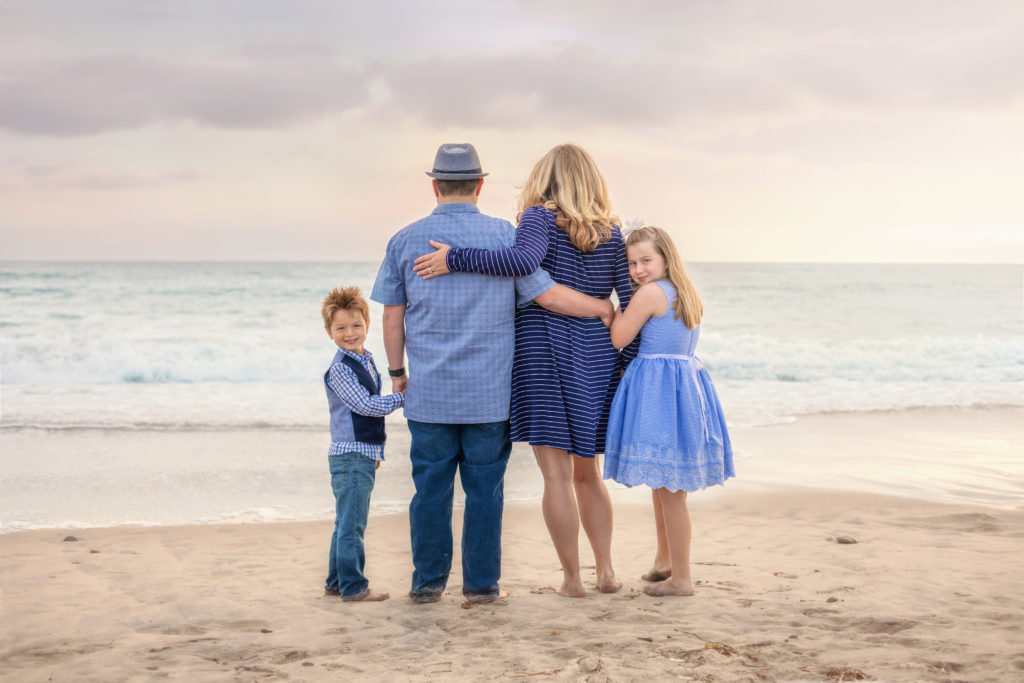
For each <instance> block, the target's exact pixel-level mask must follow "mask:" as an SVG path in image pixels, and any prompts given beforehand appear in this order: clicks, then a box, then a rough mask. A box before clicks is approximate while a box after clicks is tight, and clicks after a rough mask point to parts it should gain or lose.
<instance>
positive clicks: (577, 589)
mask: <svg viewBox="0 0 1024 683" xmlns="http://www.w3.org/2000/svg"><path fill="white" fill-rule="evenodd" d="M558 594H559V595H561V596H562V597H563V598H582V597H585V596H586V595H587V591H586V589H584V588H583V583H582V582H580V581H573V582H572V583H570V582H568V581H564V582H563V583H562V585H561V586H559V587H558Z"/></svg>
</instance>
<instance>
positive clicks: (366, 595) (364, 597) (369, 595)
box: [341, 588, 391, 602]
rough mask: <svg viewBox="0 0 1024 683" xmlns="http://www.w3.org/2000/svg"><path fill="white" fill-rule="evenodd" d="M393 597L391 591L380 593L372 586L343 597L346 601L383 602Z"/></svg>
mask: <svg viewBox="0 0 1024 683" xmlns="http://www.w3.org/2000/svg"><path fill="white" fill-rule="evenodd" d="M390 597H391V594H390V593H378V592H376V591H374V590H372V589H370V588H367V589H366V590H365V591H363V592H362V593H357V594H356V595H343V596H342V597H341V599H342V601H344V602H381V601H383V600H387V599H389V598H390Z"/></svg>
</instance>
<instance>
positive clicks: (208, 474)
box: [0, 407, 1024, 536]
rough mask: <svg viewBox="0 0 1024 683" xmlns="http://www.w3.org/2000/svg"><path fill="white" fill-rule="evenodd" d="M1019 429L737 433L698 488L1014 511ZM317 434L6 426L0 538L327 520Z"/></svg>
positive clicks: (388, 510) (517, 494) (930, 419)
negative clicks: (715, 483)
mask: <svg viewBox="0 0 1024 683" xmlns="http://www.w3.org/2000/svg"><path fill="white" fill-rule="evenodd" d="M1021 424H1024V407H1010V408H1006V407H999V408H996V407H984V408H945V409H936V408H924V409H910V410H900V411H876V412H871V413H859V412H849V413H827V414H822V413H819V414H814V415H806V416H802V417H801V418H800V419H799V420H797V421H796V422H791V423H786V424H772V425H764V426H758V427H749V428H742V429H734V430H733V431H732V433H731V435H732V440H733V446H734V450H735V453H736V470H737V478H735V479H731V480H729V481H728V482H727V483H726V485H725V486H724V487H713V488H712V489H708V490H705V491H703V492H701V493H700V494H699V495H700V496H702V497H703V496H710V497H717V496H721V495H731V493H730V492H734V491H735V492H740V493H769V492H772V491H805V490H834V491H849V492H858V491H859V492H864V493H877V494H883V495H895V496H901V497H905V498H908V499H914V500H923V501H936V502H947V503H969V504H975V505H985V506H987V507H989V508H991V509H994V510H1001V509H1007V510H1013V509H1021V508H1022V507H1024V458H1022V454H1024V428H1021V427H1020V426H1019V425H1021ZM324 439H325V435H324V434H323V433H321V432H320V431H315V430H308V431H286V430H273V429H268V430H250V431H245V430H224V431H196V430H181V431H176V432H171V431H163V430H161V431H113V432H112V431H104V430H80V431H76V430H70V429H69V430H57V431H46V432H42V431H38V430H29V429H25V430H11V429H8V430H0V451H2V452H4V454H5V455H4V460H3V461H0V464H2V470H0V475H2V476H0V536H4V535H7V534H11V533H24V532H27V531H32V530H34V529H79V530H80V529H95V528H116V527H121V526H127V527H143V528H149V527H152V526H175V525H189V524H221V523H249V522H257V523H259V522H277V521H304V520H310V521H313V520H325V519H329V518H330V516H331V515H332V513H333V507H334V501H333V497H332V496H331V494H330V490H329V487H328V486H327V484H326V482H327V481H328V478H327V474H326V466H325V463H324V462H323V458H322V457H320V456H321V454H322V453H323V452H324ZM408 444H409V435H408V431H407V430H406V429H404V425H402V424H401V423H399V424H397V425H391V439H390V440H389V446H388V450H387V462H386V463H385V464H384V466H383V467H382V468H381V470H380V471H379V472H378V475H377V484H376V487H375V490H374V493H373V498H372V501H371V516H380V515H391V514H400V513H403V512H404V511H406V510H407V509H408V503H409V500H410V499H411V497H412V483H411V472H410V465H409V461H408V457H406V455H405V454H406V453H407V452H408ZM542 489H543V482H542V479H541V476H540V473H539V471H538V469H537V466H536V463H535V462H534V459H533V455H532V453H531V451H530V449H529V447H528V446H527V445H526V444H514V446H513V451H512V456H511V458H510V461H509V468H508V471H507V473H506V478H505V498H506V501H507V502H509V503H512V502H529V503H532V504H539V500H540V496H541V492H542ZM609 489H610V491H611V494H612V498H613V502H615V503H616V504H619V503H620V502H621V503H627V504H628V503H635V502H641V503H644V504H646V503H647V501H648V500H649V494H648V489H646V487H637V488H634V489H627V488H625V487H623V486H621V485H618V484H616V483H614V482H609ZM460 502H461V489H460V488H459V487H458V486H456V501H455V503H456V505H459V504H460Z"/></svg>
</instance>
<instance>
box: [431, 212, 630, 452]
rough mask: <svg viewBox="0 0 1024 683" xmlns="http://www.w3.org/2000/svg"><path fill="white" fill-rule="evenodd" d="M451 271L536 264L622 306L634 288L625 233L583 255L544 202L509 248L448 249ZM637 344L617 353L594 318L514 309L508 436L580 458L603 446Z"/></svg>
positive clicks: (517, 270)
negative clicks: (622, 374) (622, 373)
mask: <svg viewBox="0 0 1024 683" xmlns="http://www.w3.org/2000/svg"><path fill="white" fill-rule="evenodd" d="M448 267H449V269H450V270H453V271H460V270H462V271H469V272H476V273H488V274H492V275H502V276H506V277H513V276H522V275H524V274H526V273H530V272H532V271H533V270H534V269H536V268H538V267H540V268H543V269H545V270H547V271H548V273H549V274H550V275H551V277H552V279H553V280H554V281H555V282H558V283H560V284H563V285H566V286H568V287H572V288H573V289H576V290H579V291H581V292H583V293H584V294H588V295H590V296H596V297H601V298H607V297H608V296H609V295H610V294H611V292H612V289H614V290H615V293H616V294H617V295H618V297H619V301H621V302H622V304H623V305H624V306H625V305H627V304H628V303H629V298H630V296H631V294H632V287H631V286H630V280H629V268H628V267H627V265H626V252H625V248H624V247H623V244H622V235H621V233H620V232H619V229H618V228H615V229H614V231H613V234H612V238H611V239H610V240H609V241H608V242H606V243H604V244H602V245H599V246H598V247H597V249H596V250H594V252H592V253H589V254H584V253H582V252H580V251H579V250H578V249H576V247H574V246H573V244H572V242H570V241H569V237H568V235H567V234H566V233H565V232H564V231H563V230H561V229H559V228H558V226H556V225H555V216H554V214H552V213H551V212H550V211H547V210H546V209H544V208H542V207H532V208H530V209H527V210H526V211H525V212H523V215H522V217H521V219H520V221H519V227H518V229H517V230H516V244H515V246H514V247H510V248H508V249H502V250H498V251H488V250H484V249H452V250H451V251H449V252H448ZM637 343H638V342H634V343H633V344H632V345H630V347H628V348H627V349H626V350H624V351H623V353H622V356H621V359H620V354H619V352H617V351H616V350H615V348H614V347H613V346H612V344H611V339H610V338H609V336H608V330H607V329H606V328H605V326H604V325H603V324H602V323H601V321H600V320H598V319H597V318H571V317H567V316H562V315H558V314H557V313H551V312H550V311H547V310H545V309H544V308H542V307H541V306H539V305H537V304H532V305H530V306H528V307H526V308H522V309H520V310H519V311H518V313H517V314H516V346H515V358H514V362H513V366H512V413H511V419H512V440H513V441H528V442H529V443H530V444H532V445H539V446H551V447H553V448H560V449H563V450H566V451H569V452H570V453H573V454H575V455H578V456H581V457H588V458H589V457H593V456H594V455H595V454H597V453H602V452H604V447H605V431H606V429H607V425H608V411H609V408H610V407H611V400H612V397H613V396H614V395H615V388H616V386H617V385H618V380H619V374H620V371H621V370H622V368H623V367H624V366H625V364H626V363H628V362H629V360H631V359H632V358H634V357H635V356H636V346H637Z"/></svg>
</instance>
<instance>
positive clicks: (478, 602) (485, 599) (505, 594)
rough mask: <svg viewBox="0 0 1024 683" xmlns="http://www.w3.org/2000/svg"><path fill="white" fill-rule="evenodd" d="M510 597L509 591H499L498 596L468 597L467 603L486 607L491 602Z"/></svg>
mask: <svg viewBox="0 0 1024 683" xmlns="http://www.w3.org/2000/svg"><path fill="white" fill-rule="evenodd" d="M508 595H509V593H508V591H503V590H499V591H498V594H497V595H467V596H466V601H467V602H472V603H473V604H476V605H486V604H487V603H489V602H497V601H498V600H504V599H505V598H507V597H508Z"/></svg>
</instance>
